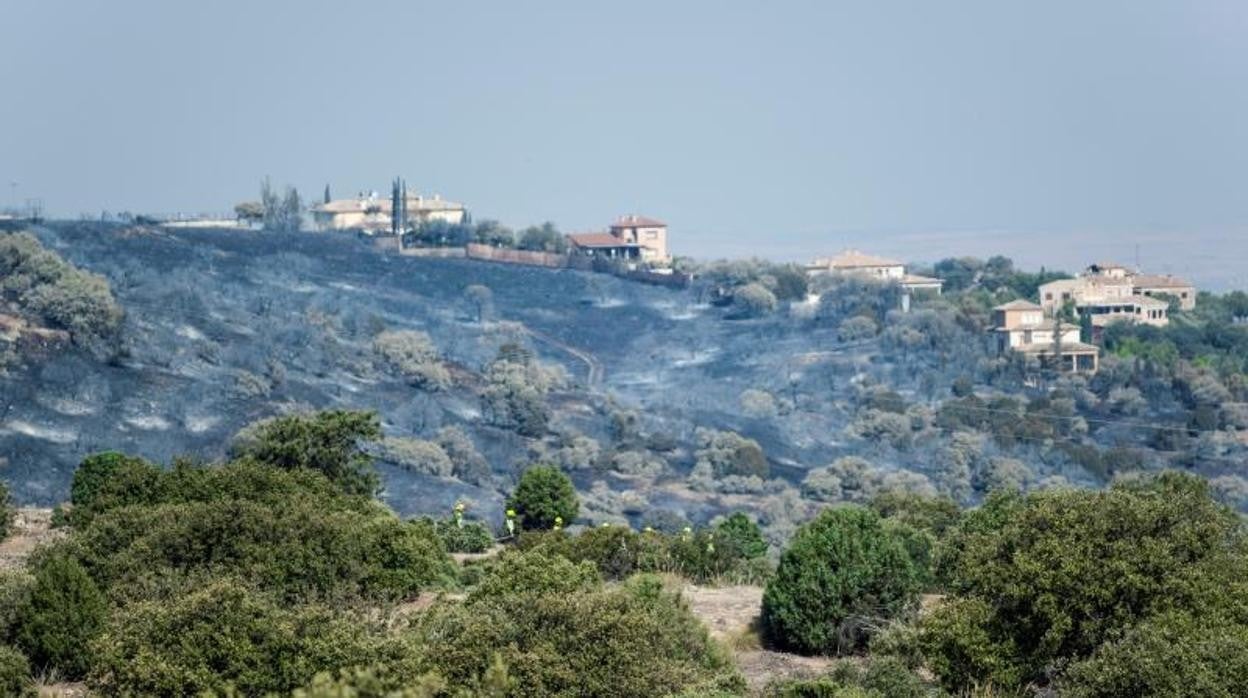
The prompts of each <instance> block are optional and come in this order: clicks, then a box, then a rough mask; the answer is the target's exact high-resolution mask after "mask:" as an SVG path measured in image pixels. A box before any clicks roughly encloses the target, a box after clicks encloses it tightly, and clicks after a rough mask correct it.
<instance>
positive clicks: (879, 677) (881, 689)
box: [767, 657, 944, 698]
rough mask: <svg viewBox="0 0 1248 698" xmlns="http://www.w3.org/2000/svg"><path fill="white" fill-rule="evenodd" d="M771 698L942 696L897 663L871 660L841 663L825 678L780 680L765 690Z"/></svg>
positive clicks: (876, 659) (883, 659)
mask: <svg viewBox="0 0 1248 698" xmlns="http://www.w3.org/2000/svg"><path fill="white" fill-rule="evenodd" d="M767 695H768V696H772V697H773V698H940V697H941V696H943V695H944V693H943V692H942V691H941V690H940V689H939V688H935V687H932V686H929V685H927V684H926V683H924V682H923V680H922V679H920V678H919V677H918V676H917V675H916V674H915V673H914V672H912V671H911V670H910V669H909V668H907V667H906V666H905V665H904V664H902V663H901V662H900V661H898V660H896V659H894V658H891V657H884V658H872V659H870V660H869V661H866V662H863V663H861V664H860V663H858V662H851V661H842V662H840V663H838V664H837V665H836V666H835V667H833V669H832V671H830V672H829V673H828V675H827V676H824V677H820V678H818V679H799V680H789V681H783V682H780V683H778V684H774V685H772V686H769V687H768V691H767Z"/></svg>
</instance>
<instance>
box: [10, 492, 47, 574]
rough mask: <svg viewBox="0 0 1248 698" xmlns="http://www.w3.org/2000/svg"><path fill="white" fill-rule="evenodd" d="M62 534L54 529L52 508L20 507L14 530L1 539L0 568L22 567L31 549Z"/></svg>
mask: <svg viewBox="0 0 1248 698" xmlns="http://www.w3.org/2000/svg"><path fill="white" fill-rule="evenodd" d="M60 535H61V533H60V532H59V531H54V530H52V510H51V509H36V508H33V507H29V508H20V509H18V510H17V518H15V519H14V520H13V530H12V531H11V532H10V534H9V537H8V538H5V539H4V540H3V541H0V570H9V569H17V568H18V567H21V566H22V565H23V564H25V562H26V558H27V557H29V556H30V553H31V551H33V550H34V549H35V548H37V547H38V546H39V545H40V544H41V543H44V542H46V541H49V540H52V539H54V538H57V537H59V536H60Z"/></svg>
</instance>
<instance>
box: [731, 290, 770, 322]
mask: <svg viewBox="0 0 1248 698" xmlns="http://www.w3.org/2000/svg"><path fill="white" fill-rule="evenodd" d="M777 302H778V301H777V300H776V294H774V293H772V292H771V291H769V290H767V287H766V286H764V285H762V284H760V283H748V284H745V285H744V286H741V287H740V288H737V289H736V290H734V291H733V293H732V304H733V305H734V306H736V307H737V308H738V309H739V310H738V312H739V313H740V314H741V315H742V316H744V317H761V316H763V315H766V314H768V313H770V312H772V311H774V310H775V309H776V304H777Z"/></svg>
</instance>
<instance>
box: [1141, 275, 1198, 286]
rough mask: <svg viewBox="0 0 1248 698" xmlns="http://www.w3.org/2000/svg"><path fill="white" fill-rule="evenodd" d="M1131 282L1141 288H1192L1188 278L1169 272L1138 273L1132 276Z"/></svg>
mask: <svg viewBox="0 0 1248 698" xmlns="http://www.w3.org/2000/svg"><path fill="white" fill-rule="evenodd" d="M1131 283H1132V284H1134V285H1135V286H1137V287H1141V288H1192V284H1191V283H1190V282H1188V281H1187V280H1186V279H1180V278H1179V277H1177V276H1170V275H1169V274H1165V275H1162V274H1136V275H1135V276H1132V277H1131Z"/></svg>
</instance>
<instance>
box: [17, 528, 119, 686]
mask: <svg viewBox="0 0 1248 698" xmlns="http://www.w3.org/2000/svg"><path fill="white" fill-rule="evenodd" d="M33 572H34V582H33V584H32V585H31V588H30V595H29V597H28V598H27V599H26V605H25V607H24V608H23V609H22V610H21V611H20V615H19V620H18V624H17V633H16V634H17V644H18V645H19V646H20V647H21V648H22V649H23V650H24V651H25V652H26V654H27V656H29V657H30V659H31V661H32V662H33V663H34V665H35V666H37V667H40V668H42V669H53V670H55V671H57V672H58V673H59V674H60V675H61V676H65V677H68V678H71V679H72V678H77V677H80V676H82V675H83V674H84V673H85V672H86V670H87V663H88V661H89V658H90V654H89V653H88V652H87V645H88V643H89V642H90V640H91V639H92V638H94V637H95V636H96V634H97V633H98V632H99V631H100V629H101V627H102V626H103V625H104V620H105V616H106V615H107V613H108V608H107V604H106V601H105V598H104V594H103V593H102V592H100V590H99V588H98V587H97V586H96V585H95V582H93V581H91V577H89V576H88V575H87V572H86V570H84V569H83V568H82V565H79V564H78V562H77V561H75V560H74V559H72V558H70V557H68V556H66V555H60V554H56V553H52V554H48V555H45V556H44V557H42V558H40V559H38V560H37V561H36V562H35V565H34V569H33Z"/></svg>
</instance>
